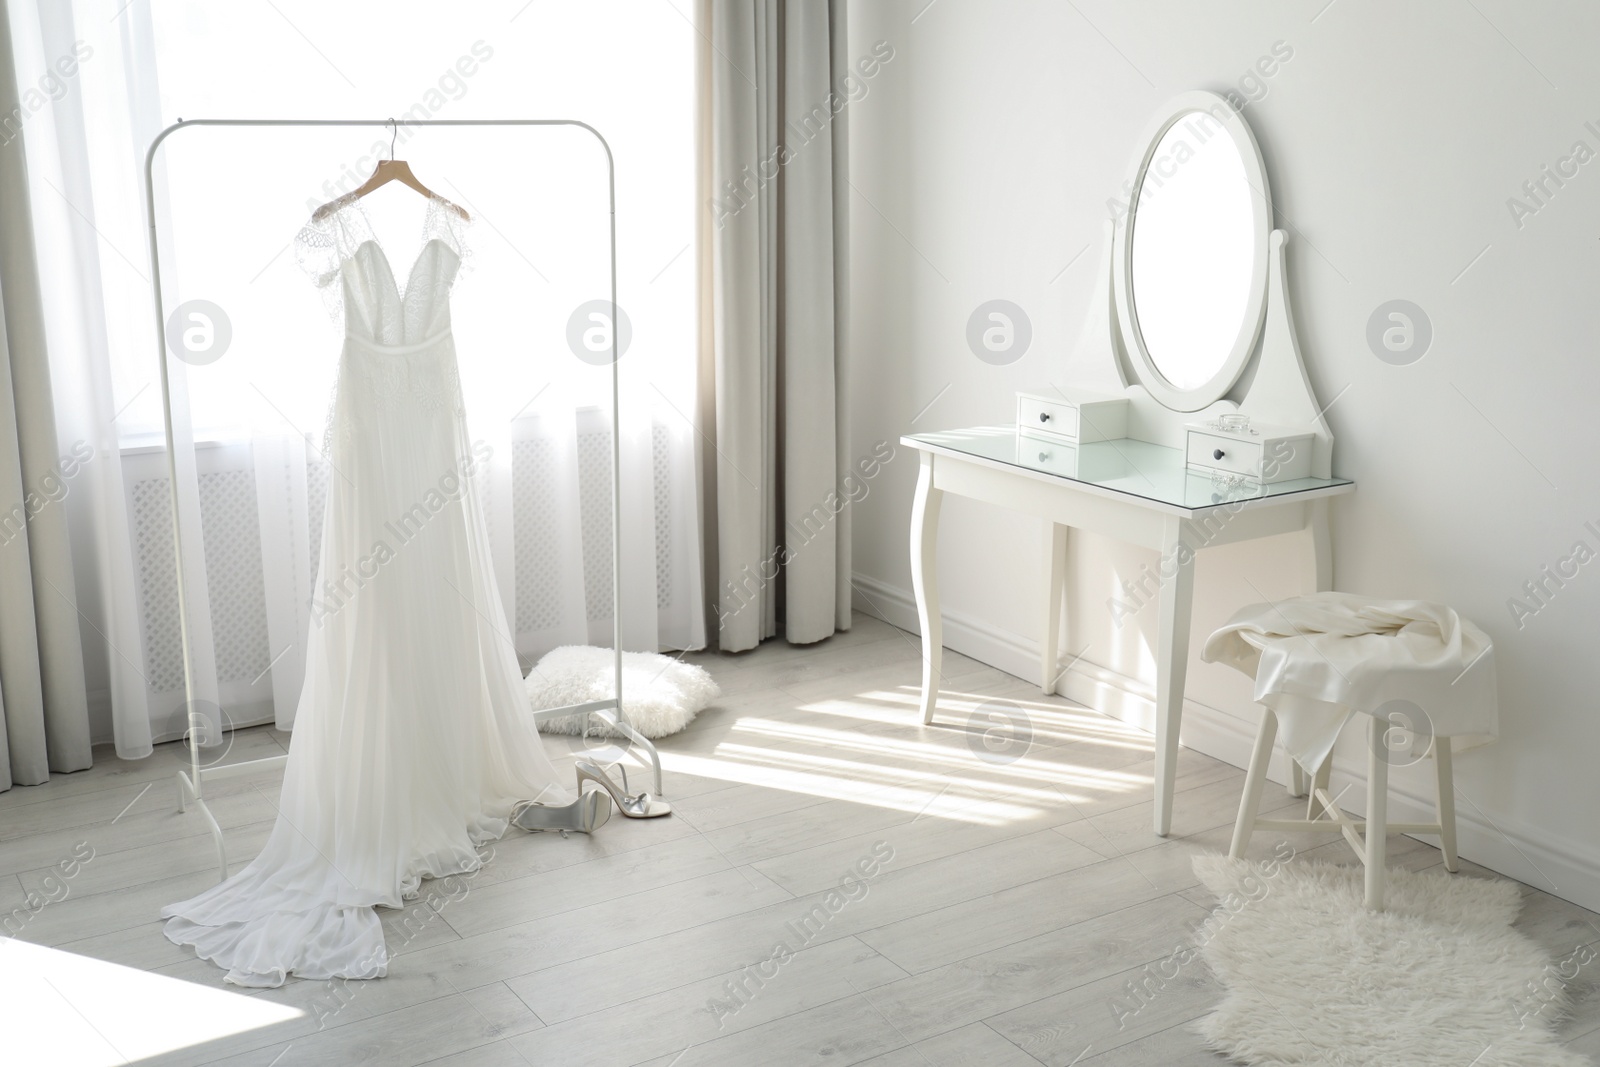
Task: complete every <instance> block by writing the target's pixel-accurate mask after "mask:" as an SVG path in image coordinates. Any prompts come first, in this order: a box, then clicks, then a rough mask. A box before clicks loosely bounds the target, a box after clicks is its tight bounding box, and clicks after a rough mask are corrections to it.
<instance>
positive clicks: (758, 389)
mask: <svg viewBox="0 0 1600 1067" xmlns="http://www.w3.org/2000/svg"><path fill="white" fill-rule="evenodd" d="M701 16H702V27H703V46H702V49H701V67H700V70H701V99H702V103H701V130H702V133H701V140H702V143H701V178H702V192H703V194H704V217H703V222H702V228H701V235H702V236H701V239H702V243H703V246H704V249H705V252H704V254H703V256H702V268H703V271H702V278H701V284H702V299H701V312H702V319H703V325H702V348H701V368H700V370H701V382H700V388H701V413H702V419H701V423H702V427H703V431H704V433H705V435H706V439H707V442H708V443H709V444H711V445H712V447H711V448H710V449H709V450H707V451H706V453H705V454H704V456H703V463H702V468H701V470H702V479H703V481H704V484H705V487H706V492H705V500H706V506H705V528H706V542H707V567H706V570H707V576H708V585H709V600H710V603H711V608H712V610H711V615H712V621H711V623H710V628H711V629H712V630H714V631H715V633H716V635H717V641H718V646H719V647H720V648H721V649H723V650H724V651H730V652H737V651H743V650H745V649H749V648H753V647H754V646H755V645H756V644H758V643H759V642H760V641H762V640H763V639H765V638H768V637H771V636H774V635H775V634H777V633H778V632H779V628H780V625H781V629H782V632H783V635H784V637H785V639H786V640H788V641H790V642H793V643H796V644H804V643H809V642H813V641H819V640H821V639H823V638H825V637H827V636H828V635H830V634H832V633H833V632H834V631H835V630H841V629H848V628H849V626H850V600H851V598H850V512H849V508H848V502H849V500H848V494H847V493H846V492H845V491H844V489H843V488H842V486H844V485H845V484H846V483H847V477H848V475H849V473H850V470H851V465H852V464H851V457H850V450H849V443H848V440H847V437H846V427H847V425H848V420H847V419H846V417H845V412H844V402H845V401H844V392H843V388H842V383H843V382H844V381H845V380H846V376H845V372H844V360H845V354H846V353H845V345H844V341H843V339H844V336H845V324H846V303H845V301H846V292H847V283H848V277H847V252H848V244H847V223H848V210H847V209H848V203H849V200H848V195H847V194H848V191H849V183H848V180H847V177H846V166H847V154H846V152H847V144H848V137H847V128H846V115H845V105H846V104H847V103H848V99H849V98H848V93H847V90H846V87H845V81H846V79H847V78H848V77H849V76H850V66H849V61H848V59H847V57H846V56H845V52H844V40H845V0H790V2H785V0H706V2H705V3H704V4H703V5H702V7H701Z"/></svg>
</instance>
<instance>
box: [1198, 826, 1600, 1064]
mask: <svg viewBox="0 0 1600 1067" xmlns="http://www.w3.org/2000/svg"><path fill="white" fill-rule="evenodd" d="M1194 869H1195V873H1196V874H1197V875H1198V876H1199V877H1200V880H1201V881H1202V882H1204V883H1205V885H1206V887H1207V888H1208V889H1210V890H1211V891H1212V892H1213V893H1215V894H1216V895H1217V899H1218V900H1219V901H1220V902H1221V903H1220V904H1219V905H1218V907H1217V908H1216V910H1215V911H1214V912H1213V913H1212V916H1211V918H1210V919H1208V920H1207V921H1206V922H1205V923H1204V924H1203V925H1202V926H1201V928H1200V930H1199V932H1198V934H1197V936H1196V940H1197V942H1198V943H1199V945H1200V951H1201V953H1202V955H1203V956H1204V957H1205V960H1206V962H1207V963H1209V964H1210V965H1211V969H1212V970H1213V971H1214V972H1215V973H1216V975H1217V977H1218V978H1219V979H1220V980H1221V981H1222V984H1223V985H1224V986H1225V987H1226V988H1227V996H1226V997H1225V998H1224V1000H1223V1002H1222V1004H1221V1005H1220V1006H1219V1007H1218V1008H1217V1010H1216V1011H1215V1012H1214V1013H1212V1014H1211V1015H1208V1016H1206V1017H1205V1018H1204V1019H1201V1020H1200V1021H1199V1023H1198V1026H1199V1028H1200V1032H1201V1034H1202V1035H1203V1036H1204V1037H1205V1038H1206V1039H1207V1041H1208V1042H1209V1043H1210V1045H1211V1047H1212V1048H1214V1049H1216V1050H1217V1051H1218V1052H1222V1053H1224V1054H1226V1055H1229V1056H1231V1057H1233V1058H1234V1059H1235V1060H1237V1061H1238V1062H1240V1063H1246V1064H1252V1065H1263V1067H1291V1065H1292V1067H1302V1065H1319V1067H1330V1065H1348V1067H1364V1065H1367V1064H1374V1065H1379V1064H1381V1065H1383V1067H1434V1065H1435V1064H1438V1065H1440V1067H1467V1065H1468V1064H1471V1065H1472V1067H1513V1065H1515V1067H1531V1065H1539V1067H1588V1065H1589V1060H1588V1058H1587V1057H1584V1056H1580V1055H1578V1054H1576V1053H1573V1052H1570V1051H1567V1050H1566V1049H1563V1048H1562V1047H1561V1042H1560V1041H1559V1040H1558V1039H1557V1038H1556V1037H1555V1036H1554V1034H1553V1032H1552V1031H1553V1030H1554V1025H1555V1024H1556V1023H1557V1022H1558V1021H1559V1020H1560V1018H1561V1016H1562V1014H1563V1013H1564V1012H1565V1011H1566V1008H1567V998H1566V995H1565V983H1564V981H1562V980H1561V978H1560V977H1559V974H1558V970H1557V967H1556V963H1555V961H1554V960H1552V959H1551V958H1550V957H1549V956H1548V955H1547V954H1546V953H1545V952H1544V951H1543V950H1542V949H1540V948H1539V946H1538V945H1536V944H1534V943H1533V942H1532V941H1530V940H1529V939H1528V938H1526V937H1524V936H1523V935H1522V934H1520V933H1518V932H1517V931H1515V930H1513V929H1512V928H1511V923H1512V922H1513V920H1515V919H1516V917H1517V911H1518V909H1519V908H1520V907H1521V902H1522V898H1521V894H1520V892H1519V890H1518V887H1517V885H1516V884H1515V883H1513V882H1506V881H1495V882H1491V881H1487V880H1485V879H1481V878H1467V877H1464V876H1462V875H1451V874H1446V873H1444V872H1443V871H1435V872H1432V873H1427V872H1423V873H1413V872H1411V871H1407V870H1403V869H1398V868H1390V870H1389V872H1388V873H1389V886H1388V893H1387V903H1388V910H1387V911H1384V912H1379V913H1373V912H1369V911H1367V910H1366V908H1365V906H1364V905H1363V903H1362V898H1363V883H1362V879H1363V874H1362V870H1361V868H1360V867H1338V866H1334V865H1331V864H1323V863H1303V862H1295V861H1291V862H1288V863H1282V864H1278V863H1270V862H1269V863H1266V864H1260V863H1252V862H1250V861H1246V860H1230V859H1228V858H1227V857H1226V856H1199V857H1196V858H1195V861H1194ZM1567 977H1571V976H1570V974H1569V975H1568V976H1567Z"/></svg>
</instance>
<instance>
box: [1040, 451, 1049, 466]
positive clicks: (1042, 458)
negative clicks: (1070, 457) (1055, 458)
mask: <svg viewBox="0 0 1600 1067" xmlns="http://www.w3.org/2000/svg"><path fill="white" fill-rule="evenodd" d="M1049 458H1050V453H1048V452H1040V453H1039V462H1040V463H1043V462H1045V461H1046V460H1048V459H1049Z"/></svg>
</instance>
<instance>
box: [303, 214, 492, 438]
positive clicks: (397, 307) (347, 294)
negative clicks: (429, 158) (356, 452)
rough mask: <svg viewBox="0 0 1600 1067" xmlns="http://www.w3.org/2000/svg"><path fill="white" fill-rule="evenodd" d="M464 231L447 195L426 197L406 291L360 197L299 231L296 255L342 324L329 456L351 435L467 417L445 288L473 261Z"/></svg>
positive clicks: (378, 434)
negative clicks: (464, 238)
mask: <svg viewBox="0 0 1600 1067" xmlns="http://www.w3.org/2000/svg"><path fill="white" fill-rule="evenodd" d="M465 229H466V223H465V221H464V220H463V219H462V218H461V217H460V216H459V215H457V214H456V213H455V212H454V211H452V210H450V204H449V203H448V202H447V201H445V200H443V199H440V198H437V197H434V198H430V199H429V201H428V209H427V212H426V213H425V215H424V217H423V224H422V247H421V249H420V250H419V251H418V253H417V258H416V260H415V261H414V262H413V263H412V265H411V269H410V272H409V273H408V275H407V277H406V283H405V288H403V289H402V288H401V287H400V284H399V282H398V281H397V279H396V278H395V274H394V270H393V267H392V266H391V265H390V262H389V257H388V254H387V253H386V252H385V251H384V249H383V246H382V245H381V244H379V242H378V239H377V236H376V235H375V234H374V232H373V229H372V225H371V222H370V221H369V220H368V218H367V215H366V212H365V211H363V210H362V208H361V206H360V203H359V202H358V201H355V200H352V201H349V202H347V203H343V204H341V205H340V206H339V207H338V208H337V209H336V210H334V211H332V212H330V213H329V214H328V215H326V216H324V217H323V218H321V219H313V220H312V221H310V222H308V223H307V224H306V225H305V227H304V228H303V229H302V230H301V231H300V233H299V235H298V236H297V237H296V239H295V258H296V259H297V260H298V261H299V263H300V266H301V267H302V268H303V269H304V270H305V271H306V273H307V274H309V275H310V276H311V280H312V282H313V284H315V285H316V286H317V288H318V289H320V290H321V291H322V294H323V297H324V300H325V302H326V304H327V307H328V311H329V313H330V314H331V315H332V316H333V317H334V319H335V320H336V321H339V322H342V324H343V327H344V335H345V344H344V350H343V353H342V355H341V358H340V366H339V375H338V379H337V382H336V383H335V387H334V395H333V398H332V401H331V402H330V404H329V406H328V420H327V423H326V426H325V430H324V434H323V452H324V454H325V455H329V456H331V455H334V454H335V453H339V452H343V451H345V450H348V449H349V448H350V447H352V445H353V443H354V442H355V441H356V439H357V438H374V439H375V438H382V437H385V436H386V435H388V434H390V433H396V434H399V435H400V436H405V435H407V434H411V433H415V432H420V431H421V430H422V428H423V427H424V426H426V425H431V424H433V423H434V422H435V421H436V420H438V419H439V418H441V417H443V418H446V419H449V418H459V417H462V416H463V415H464V410H463V405H462V398H461V380H460V375H459V372H458V370H457V368H456V358H455V345H454V343H453V340H452V338H451V335H450V292H451V289H452V288H453V287H454V285H455V282H456V280H457V279H458V278H459V277H461V275H462V274H463V273H464V268H465V264H466V263H467V261H468V259H469V253H468V251H467V248H466V245H465V244H464V243H463V241H462V234H463V232H464V231H465Z"/></svg>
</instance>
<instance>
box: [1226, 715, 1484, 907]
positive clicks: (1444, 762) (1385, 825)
mask: <svg viewBox="0 0 1600 1067" xmlns="http://www.w3.org/2000/svg"><path fill="white" fill-rule="evenodd" d="M1367 718H1368V720H1369V727H1368V730H1369V743H1368V746H1367V817H1366V819H1364V820H1362V819H1351V818H1348V817H1346V816H1345V814H1344V813H1343V812H1342V811H1340V810H1339V808H1338V806H1337V805H1336V804H1335V803H1334V798H1333V797H1330V796H1329V795H1328V775H1329V772H1330V770H1331V769H1332V767H1333V753H1332V752H1331V751H1330V752H1329V753H1328V756H1327V758H1326V759H1324V760H1323V761H1322V766H1320V767H1318V768H1317V769H1316V770H1315V771H1314V772H1312V773H1311V781H1310V785H1309V796H1308V798H1307V800H1306V817H1305V818H1304V819H1260V818H1257V817H1256V812H1257V811H1258V810H1259V808H1260V806H1261V789H1262V787H1263V786H1264V785H1265V784H1266V781H1267V764H1268V762H1269V761H1270V760H1271V759H1272V746H1273V743H1274V742H1275V741H1276V740H1277V736H1278V717H1277V716H1276V715H1275V714H1273V712H1272V709H1271V708H1267V707H1263V708H1262V716H1261V729H1260V730H1259V731H1258V732H1257V733H1256V745H1255V750H1254V752H1252V753H1251V756H1250V768H1249V770H1248V771H1247V772H1246V773H1245V778H1244V796H1243V797H1242V798H1241V799H1240V801H1239V819H1238V821H1237V822H1236V823H1234V827H1233V844H1232V846H1231V847H1230V848H1229V849H1228V855H1229V856H1231V857H1233V858H1234V859H1243V858H1244V853H1245V849H1246V848H1248V847H1249V845H1250V835H1251V834H1252V833H1253V832H1254V831H1255V830H1258V829H1260V830H1301V831H1304V830H1310V831H1326V832H1338V833H1340V834H1342V835H1343V836H1344V839H1345V840H1346V841H1348V842H1349V843H1350V847H1351V848H1353V849H1355V851H1356V855H1357V856H1359V857H1360V858H1361V861H1362V863H1363V864H1365V866H1366V877H1367V882H1366V902H1367V907H1369V908H1371V909H1372V910H1374V911H1382V910H1383V893H1384V885H1385V877H1384V874H1385V872H1384V862H1385V854H1386V848H1385V846H1386V844H1387V842H1386V840H1385V836H1386V835H1387V834H1389V833H1400V834H1438V835H1439V845H1440V850H1441V851H1442V852H1443V853H1444V869H1445V870H1447V871H1449V872H1451V873H1452V874H1454V873H1455V872H1456V870H1457V869H1458V868H1459V866H1460V863H1459V861H1458V860H1457V859H1456V794H1455V783H1454V780H1453V779H1452V776H1451V752H1450V738H1448V737H1433V738H1431V741H1432V752H1431V753H1430V755H1432V756H1433V763H1434V769H1435V771H1436V777H1437V782H1438V807H1437V814H1438V816H1439V821H1438V822H1437V823H1410V822H1402V823H1392V822H1390V821H1389V819H1388V809H1389V760H1388V758H1387V753H1388V751H1389V749H1388V747H1387V746H1386V745H1385V741H1386V739H1387V731H1388V730H1389V729H1390V727H1391V725H1392V723H1391V722H1390V721H1389V720H1387V719H1384V718H1380V717H1379V716H1377V715H1368V716H1367ZM1290 762H1291V763H1293V760H1292V759H1291V761H1290ZM1295 767H1296V768H1297V769H1298V767H1299V765H1298V764H1295Z"/></svg>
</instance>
